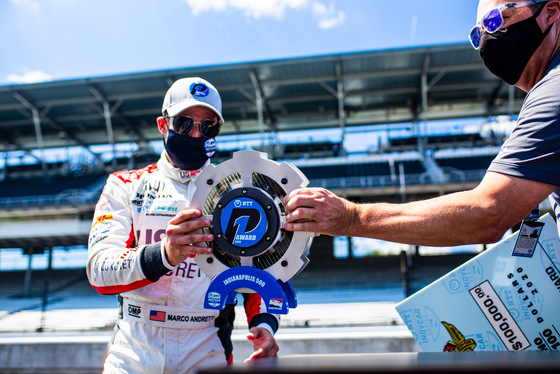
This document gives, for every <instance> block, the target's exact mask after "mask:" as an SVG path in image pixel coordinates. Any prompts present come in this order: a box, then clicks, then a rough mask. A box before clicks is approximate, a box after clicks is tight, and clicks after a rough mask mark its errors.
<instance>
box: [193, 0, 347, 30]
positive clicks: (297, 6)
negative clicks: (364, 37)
mask: <svg viewBox="0 0 560 374" xmlns="http://www.w3.org/2000/svg"><path fill="white" fill-rule="evenodd" d="M183 1H184V2H185V3H187V4H188V5H189V6H190V7H191V10H192V13H193V14H194V15H199V14H200V13H202V12H206V11H214V12H223V11H227V10H229V9H234V10H241V11H243V13H244V14H245V17H247V18H248V19H257V20H258V19H261V18H274V19H276V20H282V19H283V18H284V13H285V12H286V11H287V10H305V9H311V12H312V14H313V16H314V17H315V19H316V20H317V22H318V26H319V27H320V28H324V29H326V28H331V27H334V26H338V25H340V24H342V23H344V19H345V14H344V12H343V11H341V10H337V9H335V7H334V4H333V3H331V5H330V6H328V7H327V6H326V5H325V4H323V3H321V2H319V1H317V0H212V1H200V0H183Z"/></svg>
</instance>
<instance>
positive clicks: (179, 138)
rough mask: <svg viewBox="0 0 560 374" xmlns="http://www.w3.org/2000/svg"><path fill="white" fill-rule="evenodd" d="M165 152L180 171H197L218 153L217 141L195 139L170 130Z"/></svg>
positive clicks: (201, 138) (212, 139) (202, 138)
mask: <svg viewBox="0 0 560 374" xmlns="http://www.w3.org/2000/svg"><path fill="white" fill-rule="evenodd" d="M165 151H166V152H167V156H168V157H169V160H170V161H171V163H172V164H173V165H174V166H176V167H178V168H179V169H181V170H197V169H200V168H201V167H202V166H203V165H204V164H205V163H206V161H208V159H209V158H210V157H211V156H212V155H213V154H214V152H216V140H215V139H214V138H204V137H200V138H193V137H192V136H189V135H186V134H178V133H176V132H175V131H173V130H172V129H169V131H168V133H167V141H166V142H165Z"/></svg>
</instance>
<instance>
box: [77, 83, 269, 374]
mask: <svg viewBox="0 0 560 374" xmlns="http://www.w3.org/2000/svg"><path fill="white" fill-rule="evenodd" d="M221 109H222V102H221V98H220V95H219V93H218V91H217V90H216V89H215V88H214V87H213V86H212V85H211V84H210V83H209V82H207V81H205V80H203V79H201V78H184V79H180V80H178V81H176V82H175V83H174V84H173V85H172V86H171V88H170V89H169V90H168V91H167V94H166V96H165V99H164V103H163V108H162V112H163V116H161V117H158V118H157V124H158V129H159V131H160V132H161V133H162V135H163V136H164V143H165V150H164V151H163V152H162V156H161V158H160V160H159V161H158V162H157V164H152V165H149V166H147V167H145V168H143V169H139V170H133V171H120V172H116V173H113V174H111V175H110V176H109V178H108V180H107V184H106V185H105V188H104V189H103V193H102V195H101V197H100V199H99V202H98V204H97V206H96V209H95V214H94V218H93V224H92V229H91V233H90V237H89V251H88V257H89V259H88V264H87V268H86V270H87V275H88V279H89V281H90V283H91V285H92V286H93V287H94V288H95V289H96V290H97V291H98V292H99V293H101V294H118V299H119V303H120V308H121V309H120V310H121V311H120V314H119V319H118V321H117V324H116V326H115V333H114V336H113V339H112V341H111V343H110V344H109V348H108V352H107V356H106V358H105V364H104V373H187V372H192V371H193V370H194V369H200V368H203V367H213V366H225V365H226V363H232V343H231V332H232V328H233V320H234V317H235V316H234V308H233V305H227V306H226V308H224V310H222V311H215V310H208V309H204V308H203V305H204V296H205V294H206V290H207V288H208V286H209V284H210V279H209V278H208V277H207V276H206V275H205V274H204V273H203V272H202V271H201V270H200V269H199V268H198V266H197V264H196V262H195V261H194V257H195V256H196V255H197V254H208V253H210V252H211V251H212V250H211V248H208V247H206V246H205V244H204V243H203V242H206V241H212V240H213V239H214V238H213V235H211V234H202V233H200V232H201V231H200V229H201V228H203V227H209V226H210V225H211V222H210V221H209V220H207V219H202V218H200V216H201V214H202V213H201V211H200V210H198V209H189V201H190V198H191V197H192V194H193V192H194V186H193V183H192V182H193V180H194V179H195V178H196V176H197V175H198V174H199V173H200V171H201V170H202V169H204V168H205V167H206V166H207V165H208V164H209V163H210V160H209V157H210V156H211V155H212V154H213V153H214V151H215V144H216V143H215V139H214V137H215V136H216V135H218V133H219V130H220V127H221V125H222V123H223V118H222V114H221ZM201 242H202V244H201ZM195 243H198V245H199V246H197V245H195ZM200 245H202V246H200ZM243 296H244V305H245V311H246V315H247V320H248V324H249V328H250V330H249V334H248V335H247V338H248V339H249V340H251V341H252V342H253V347H254V349H255V352H254V353H253V354H252V355H251V357H249V358H248V359H247V360H246V361H253V360H258V359H261V358H267V357H274V356H276V353H277V352H278V345H277V344H276V341H275V339H274V336H273V334H274V332H275V331H276V330H277V329H278V322H279V320H278V318H277V316H275V315H272V314H267V313H266V307H265V306H264V303H263V302H262V300H261V298H260V296H259V295H258V294H256V293H254V294H249V295H243Z"/></svg>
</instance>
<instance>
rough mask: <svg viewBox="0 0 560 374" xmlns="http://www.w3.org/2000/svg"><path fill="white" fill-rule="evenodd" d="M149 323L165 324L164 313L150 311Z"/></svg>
mask: <svg viewBox="0 0 560 374" xmlns="http://www.w3.org/2000/svg"><path fill="white" fill-rule="evenodd" d="M150 321H159V322H165V312H160V311H159V310H150Z"/></svg>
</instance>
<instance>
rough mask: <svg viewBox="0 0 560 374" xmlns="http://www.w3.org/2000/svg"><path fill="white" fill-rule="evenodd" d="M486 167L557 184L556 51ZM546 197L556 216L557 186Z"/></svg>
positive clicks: (559, 82)
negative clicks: (508, 134) (549, 199)
mask: <svg viewBox="0 0 560 374" xmlns="http://www.w3.org/2000/svg"><path fill="white" fill-rule="evenodd" d="M488 171H494V172H498V173H502V174H506V175H511V176H515V177H520V178H525V179H530V180H534V181H538V182H544V183H549V184H553V185H556V186H559V187H560V53H558V54H557V55H556V56H555V57H554V59H553V60H552V62H551V63H550V65H549V67H548V69H547V70H546V72H545V75H544V77H543V78H542V79H541V80H540V81H539V82H538V83H537V84H536V85H535V86H534V87H533V88H532V89H531V90H530V91H529V93H528V94H527V96H526V97H525V101H524V102H523V106H522V107H521V111H520V112H519V117H518V120H517V124H516V126H515V128H514V130H513V131H512V133H511V136H510V137H509V138H508V139H507V140H506V141H505V142H504V144H503V146H502V148H501V150H500V153H499V154H498V156H497V157H496V159H494V161H492V163H491V164H490V167H489V168H488ZM550 198H551V203H552V204H553V206H554V211H555V214H556V217H560V188H559V189H557V190H556V191H555V192H554V193H552V194H551V195H550Z"/></svg>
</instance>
